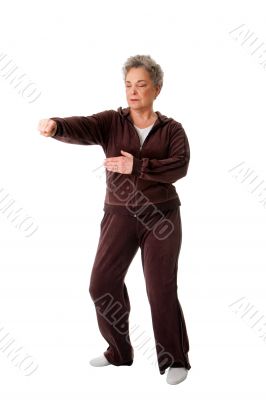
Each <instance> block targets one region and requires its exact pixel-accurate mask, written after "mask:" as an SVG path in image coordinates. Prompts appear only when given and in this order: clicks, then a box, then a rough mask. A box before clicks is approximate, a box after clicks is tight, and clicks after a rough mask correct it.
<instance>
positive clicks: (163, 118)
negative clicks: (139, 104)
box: [117, 107, 172, 125]
mask: <svg viewBox="0 0 266 400" xmlns="http://www.w3.org/2000/svg"><path fill="white" fill-rule="evenodd" d="M129 111H130V107H124V108H123V107H118V109H117V112H118V113H119V114H120V115H121V116H122V117H123V118H128V119H129V120H130V121H131V122H132V123H133V121H132V118H131V116H130V112H129ZM155 113H156V114H157V115H158V119H157V120H156V121H155V125H158V124H162V125H165V124H166V123H168V122H170V121H172V118H169V117H167V116H166V115H163V114H161V113H160V111H155Z"/></svg>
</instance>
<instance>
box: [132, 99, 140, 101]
mask: <svg viewBox="0 0 266 400" xmlns="http://www.w3.org/2000/svg"><path fill="white" fill-rule="evenodd" d="M130 101H139V100H138V99H130Z"/></svg>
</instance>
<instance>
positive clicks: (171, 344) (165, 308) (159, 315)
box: [138, 208, 191, 374]
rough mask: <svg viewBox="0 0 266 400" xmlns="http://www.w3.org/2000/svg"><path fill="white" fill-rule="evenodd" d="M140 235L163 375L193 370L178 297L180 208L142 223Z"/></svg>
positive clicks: (159, 361) (143, 264) (180, 235)
mask: <svg viewBox="0 0 266 400" xmlns="http://www.w3.org/2000/svg"><path fill="white" fill-rule="evenodd" d="M160 221H161V222H160ZM147 226H149V228H147ZM138 235H139V238H140V247H141V259H142V266H143V272H144V277H145V282H146V290H147V295H148V299H149V303H150V308H151V315H152V323H153V330H154V337H155V342H156V352H157V358H158V365H159V370H160V373H161V374H164V373H165V370H166V368H168V367H170V366H172V367H185V368H186V369H190V368H191V366H190V363H189V359H188V355H187V353H188V351H189V340H188V335H187V330H186V324H185V319H184V315H183V311H182V308H181V305H180V303H179V300H178V295H177V270H178V256H179V252H180V247H181V241H182V227H181V218H180V208H178V209H176V210H168V211H164V215H161V216H159V214H157V215H154V216H149V217H148V216H147V217H146V218H145V220H144V219H143V220H140V221H139V222H138Z"/></svg>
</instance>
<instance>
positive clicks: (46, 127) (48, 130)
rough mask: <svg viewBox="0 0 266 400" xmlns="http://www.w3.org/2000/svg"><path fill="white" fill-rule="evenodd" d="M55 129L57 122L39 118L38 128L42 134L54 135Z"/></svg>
mask: <svg viewBox="0 0 266 400" xmlns="http://www.w3.org/2000/svg"><path fill="white" fill-rule="evenodd" d="M56 129H57V123H56V122H55V121H54V120H52V119H41V120H40V121H39V125H38V130H39V131H40V134H41V135H43V136H54V135H55V132H56Z"/></svg>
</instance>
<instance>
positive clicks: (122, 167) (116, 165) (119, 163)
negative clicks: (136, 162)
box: [103, 150, 133, 174]
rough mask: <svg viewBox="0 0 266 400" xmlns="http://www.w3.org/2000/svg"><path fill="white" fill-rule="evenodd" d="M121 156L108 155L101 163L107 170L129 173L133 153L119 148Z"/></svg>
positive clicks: (131, 166)
mask: <svg viewBox="0 0 266 400" xmlns="http://www.w3.org/2000/svg"><path fill="white" fill-rule="evenodd" d="M121 153H122V154H123V155H122V156H119V157H109V158H106V159H105V160H104V163H103V165H104V166H105V167H106V169H107V170H108V171H112V172H119V173H120V174H131V172H132V168H133V155H132V154H130V153H127V152H126V151H124V150H121Z"/></svg>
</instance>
